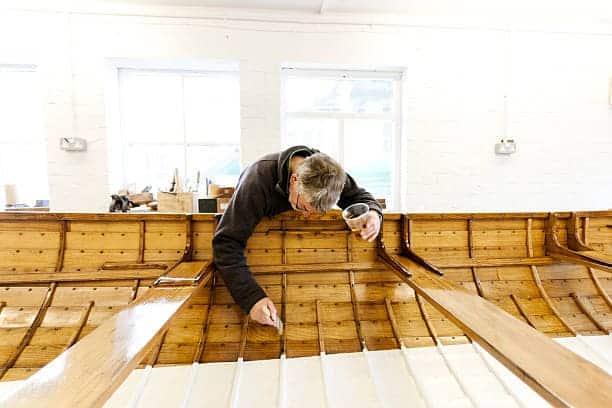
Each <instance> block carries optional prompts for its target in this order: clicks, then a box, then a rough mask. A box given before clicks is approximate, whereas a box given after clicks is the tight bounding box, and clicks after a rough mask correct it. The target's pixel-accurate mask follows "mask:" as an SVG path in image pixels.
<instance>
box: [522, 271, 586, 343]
mask: <svg viewBox="0 0 612 408" xmlns="http://www.w3.org/2000/svg"><path fill="white" fill-rule="evenodd" d="M531 276H533V281H534V282H535V284H536V286H537V288H538V291H539V292H540V295H541V296H542V298H543V299H544V301H545V302H546V304H547V305H548V307H549V308H550V310H552V312H553V314H554V315H555V317H556V318H557V319H559V321H560V322H561V323H562V324H563V325H564V326H565V327H566V328H567V330H569V332H570V333H572V334H573V335H574V336H577V335H578V333H577V332H576V330H574V328H573V327H572V326H570V324H569V323H568V322H567V321H566V320H565V319H564V318H563V316H561V313H559V311H558V310H557V307H556V306H555V305H554V303H553V301H552V299H551V298H550V297H549V296H548V293H546V290H545V289H544V285H542V280H541V279H540V274H539V273H538V268H537V267H536V266H535V265H532V266H531Z"/></svg>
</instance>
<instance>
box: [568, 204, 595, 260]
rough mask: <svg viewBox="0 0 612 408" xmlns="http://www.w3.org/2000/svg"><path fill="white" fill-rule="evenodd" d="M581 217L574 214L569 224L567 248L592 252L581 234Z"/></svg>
mask: <svg viewBox="0 0 612 408" xmlns="http://www.w3.org/2000/svg"><path fill="white" fill-rule="evenodd" d="M579 224H580V217H578V215H577V214H576V213H572V216H571V218H570V219H569V221H568V224H567V246H568V248H569V249H572V250H574V251H592V250H593V249H592V248H589V247H588V246H587V245H586V244H585V243H584V242H583V241H582V237H581V236H580V234H579V232H578V231H579V227H580V226H579Z"/></svg>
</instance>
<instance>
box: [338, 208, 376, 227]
mask: <svg viewBox="0 0 612 408" xmlns="http://www.w3.org/2000/svg"><path fill="white" fill-rule="evenodd" d="M369 211H370V207H369V206H368V205H367V204H364V203H357V204H353V205H350V206H348V207H346V208H345V209H344V211H342V218H344V221H345V222H346V225H348V226H349V228H350V229H351V231H353V232H359V231H361V230H362V229H363V228H364V227H365V223H366V218H367V216H368V212H369Z"/></svg>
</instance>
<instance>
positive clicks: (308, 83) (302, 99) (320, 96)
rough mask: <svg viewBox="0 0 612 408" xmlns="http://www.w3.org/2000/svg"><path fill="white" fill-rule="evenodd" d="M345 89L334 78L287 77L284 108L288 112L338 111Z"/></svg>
mask: <svg viewBox="0 0 612 408" xmlns="http://www.w3.org/2000/svg"><path fill="white" fill-rule="evenodd" d="M343 95H346V90H344V89H342V84H341V82H340V81H338V80H336V79H321V78H288V79H287V82H286V100H285V103H286V110H287V111H289V112H339V111H340V110H341V106H342V100H341V99H342V97H343Z"/></svg>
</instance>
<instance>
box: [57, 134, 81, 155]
mask: <svg viewBox="0 0 612 408" xmlns="http://www.w3.org/2000/svg"><path fill="white" fill-rule="evenodd" d="M60 149H62V150H65V151H67V152H84V151H86V150H87V140H85V139H82V138H80V137H62V138H61V139H60Z"/></svg>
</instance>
